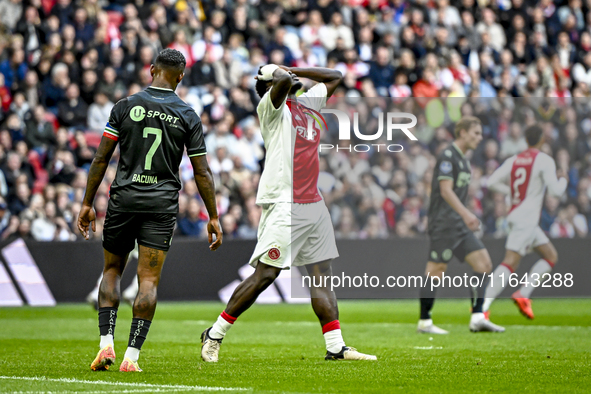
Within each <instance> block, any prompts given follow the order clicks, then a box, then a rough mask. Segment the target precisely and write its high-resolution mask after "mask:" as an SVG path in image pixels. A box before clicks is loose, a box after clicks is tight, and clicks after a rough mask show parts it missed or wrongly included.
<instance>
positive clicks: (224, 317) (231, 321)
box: [220, 311, 238, 324]
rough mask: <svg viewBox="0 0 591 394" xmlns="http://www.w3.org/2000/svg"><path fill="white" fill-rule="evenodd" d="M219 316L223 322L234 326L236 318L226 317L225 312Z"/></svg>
mask: <svg viewBox="0 0 591 394" xmlns="http://www.w3.org/2000/svg"><path fill="white" fill-rule="evenodd" d="M220 316H221V317H222V319H224V320H225V321H227V322H228V323H230V324H234V322H235V321H236V319H238V318H237V317H232V316H230V315H228V314H227V313H226V311H223V312H222V313H221V314H220Z"/></svg>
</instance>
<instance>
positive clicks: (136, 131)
mask: <svg viewBox="0 0 591 394" xmlns="http://www.w3.org/2000/svg"><path fill="white" fill-rule="evenodd" d="M103 136H104V137H107V138H110V139H112V140H115V141H119V148H120V157H119V165H118V166H117V174H116V176H115V180H114V181H113V184H112V185H111V192H110V195H111V199H110V200H109V205H110V208H111V209H113V210H116V211H122V212H153V213H175V214H176V213H177V212H178V195H179V193H178V192H179V190H180V189H181V181H180V178H179V166H180V163H181V160H182V157H183V152H184V149H185V146H186V147H187V153H188V155H189V157H192V156H199V155H204V154H205V153H206V150H205V141H204V137H203V128H202V125H201V118H200V117H199V115H197V113H196V112H195V111H194V110H193V109H192V108H191V107H190V106H189V105H187V104H186V103H185V102H183V101H182V100H181V99H180V98H179V97H178V96H177V95H176V94H175V93H174V91H172V90H170V89H162V88H155V87H149V88H147V89H146V90H144V91H142V92H139V93H137V94H134V95H132V96H130V97H127V98H124V99H122V100H120V101H119V102H117V104H115V106H114V107H113V109H112V111H111V115H110V117H109V122H108V123H107V125H106V127H105V131H104V133H103Z"/></svg>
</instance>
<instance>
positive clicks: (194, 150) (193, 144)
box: [185, 110, 207, 157]
mask: <svg viewBox="0 0 591 394" xmlns="http://www.w3.org/2000/svg"><path fill="white" fill-rule="evenodd" d="M190 113H191V116H190V117H189V119H190V120H189V122H188V123H189V124H188V127H189V132H188V133H187V136H186V138H185V146H186V147H187V154H188V155H189V157H192V156H200V155H204V154H206V153H207V151H206V149H205V138H204V137H203V125H202V124H201V118H200V117H199V115H197V113H196V112H195V111H193V110H191V111H190Z"/></svg>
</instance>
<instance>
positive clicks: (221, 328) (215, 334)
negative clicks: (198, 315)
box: [209, 311, 236, 339]
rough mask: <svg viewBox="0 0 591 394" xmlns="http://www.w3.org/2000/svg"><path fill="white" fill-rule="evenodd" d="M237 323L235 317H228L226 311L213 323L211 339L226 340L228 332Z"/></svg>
mask: <svg viewBox="0 0 591 394" xmlns="http://www.w3.org/2000/svg"><path fill="white" fill-rule="evenodd" d="M235 321H236V318H235V317H232V316H230V315H228V314H227V313H226V311H223V312H222V313H221V314H220V315H219V316H218V319H217V320H216V322H215V323H213V327H211V330H209V337H210V338H212V339H222V338H224V337H225V336H226V333H227V332H228V330H229V329H230V328H232V325H233V324H234V322H235Z"/></svg>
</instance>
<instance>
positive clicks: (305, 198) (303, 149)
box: [256, 83, 328, 204]
mask: <svg viewBox="0 0 591 394" xmlns="http://www.w3.org/2000/svg"><path fill="white" fill-rule="evenodd" d="M271 89H272V88H271ZM270 92H271V90H269V91H268V92H267V93H265V95H264V96H263V98H262V99H261V101H260V103H259V105H258V107H257V113H258V115H259V121H260V124H261V134H262V136H263V140H264V142H265V148H266V150H267V156H266V158H265V169H264V171H263V174H262V175H261V180H260V182H259V189H258V192H257V201H256V202H257V204H270V203H278V202H296V203H300V204H307V203H313V202H317V201H320V200H322V196H321V195H320V192H319V191H318V174H319V164H318V145H319V144H320V125H319V124H318V120H320V122H322V119H321V118H320V117H319V115H320V114H319V113H318V111H320V109H321V108H323V107H324V106H325V105H326V99H327V93H328V92H327V90H326V85H325V84H323V83H319V84H317V85H315V86H314V87H312V88H311V89H310V90H308V91H307V92H306V93H304V94H302V95H301V96H299V97H298V98H297V102H292V101H291V100H287V99H286V100H285V101H284V102H283V103H282V104H281V105H280V106H279V108H275V107H274V106H273V102H272V100H271V94H270ZM309 119H312V120H311V121H310V122H309ZM309 124H310V125H311V126H312V127H311V128H309V127H308V125H309Z"/></svg>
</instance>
